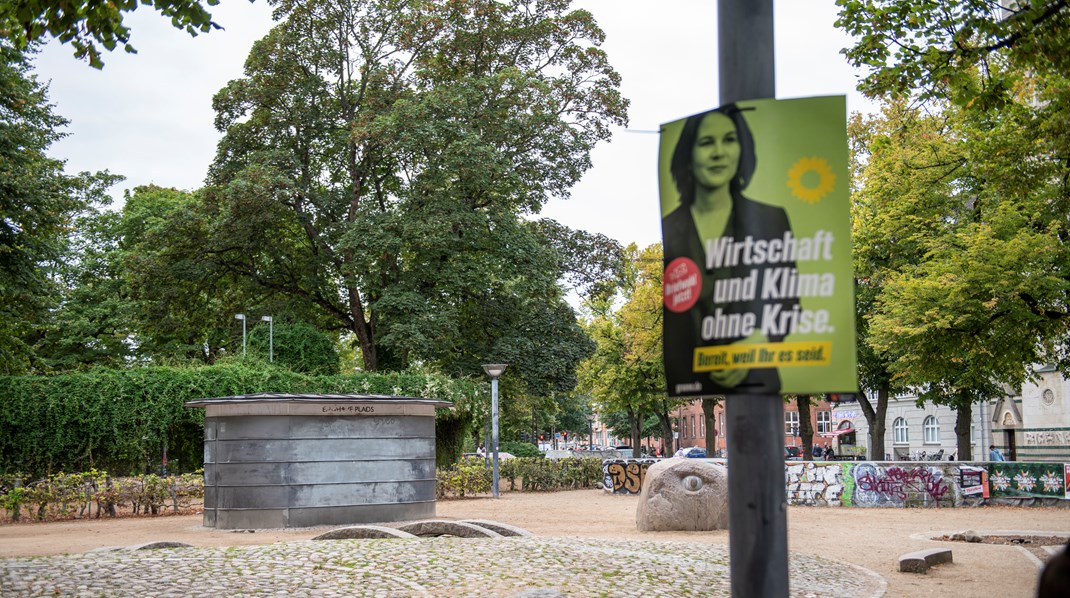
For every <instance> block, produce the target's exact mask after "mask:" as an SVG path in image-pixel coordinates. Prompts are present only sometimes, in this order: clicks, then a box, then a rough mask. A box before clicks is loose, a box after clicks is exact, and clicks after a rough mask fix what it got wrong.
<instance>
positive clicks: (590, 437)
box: [587, 414, 594, 451]
mask: <svg viewBox="0 0 1070 598" xmlns="http://www.w3.org/2000/svg"><path fill="white" fill-rule="evenodd" d="M587 450H589V451H593V450H594V414H589V415H588V416H587Z"/></svg>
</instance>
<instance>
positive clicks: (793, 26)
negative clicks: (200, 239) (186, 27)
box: [36, 0, 874, 246]
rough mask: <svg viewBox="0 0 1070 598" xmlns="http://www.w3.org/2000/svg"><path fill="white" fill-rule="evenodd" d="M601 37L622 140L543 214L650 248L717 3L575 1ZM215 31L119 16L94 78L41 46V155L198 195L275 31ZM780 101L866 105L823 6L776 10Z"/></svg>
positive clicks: (703, 75) (265, 9) (266, 19)
mask: <svg viewBox="0 0 1070 598" xmlns="http://www.w3.org/2000/svg"><path fill="white" fill-rule="evenodd" d="M573 6H574V7H576V8H585V9H587V10H589V11H591V13H592V14H594V16H595V19H596V20H597V22H598V24H599V25H600V26H601V27H602V29H603V30H604V31H605V32H606V42H605V44H604V45H603V46H602V47H603V49H605V51H606V52H607V53H608V54H609V60H610V63H611V64H613V65H614V67H615V68H616V69H617V71H618V72H619V73H620V74H621V77H622V78H623V84H622V92H623V94H624V96H625V97H627V98H629V99H630V100H631V108H630V111H629V118H630V124H629V127H628V128H629V129H630V130H629V131H625V130H624V129H617V130H616V131H615V132H614V135H613V139H612V140H611V142H609V143H603V144H601V145H599V146H598V148H596V150H595V151H594V154H593V162H594V167H593V168H592V169H591V170H590V171H588V172H587V174H586V176H585V177H584V178H583V180H582V181H581V182H580V183H579V184H578V185H576V187H575V188H574V189H573V192H572V197H571V198H570V199H568V200H566V201H560V200H553V201H551V202H550V204H549V205H548V206H547V208H546V209H545V210H544V211H543V213H542V214H541V215H542V216H544V217H548V218H554V219H556V220H558V221H560V222H562V223H564V224H566V225H568V226H571V227H573V228H578V229H583V230H587V231H590V232H597V233H602V234H604V235H607V236H609V237H612V238H615V239H617V240H618V241H620V242H622V243H625V244H626V243H632V242H634V243H637V244H639V245H640V246H645V245H649V244H651V243H658V242H660V241H661V229H660V225H661V221H660V208H659V203H658V188H657V168H656V167H657V144H658V136H657V135H655V134H649V133H643V132H640V131H656V130H657V129H658V126H659V125H660V124H661V123H665V122H669V121H672V120H676V119H678V118H681V117H684V116H687V115H689V114H693V113H696V112H700V111H702V110H706V109H709V108H712V107H714V106H716V105H717V99H718V91H717V71H716V64H717V37H716V31H717V19H716V12H717V11H716V6H717V2H716V0H661V1H660V2H652V1H649V0H642V1H640V0H574V2H573ZM211 11H212V14H213V17H214V20H215V21H216V22H217V23H219V24H220V25H222V26H223V27H224V28H225V30H224V31H213V32H212V33H209V34H202V35H200V36H198V37H195V38H191V37H190V36H189V35H188V34H186V33H184V32H182V31H178V30H176V29H173V28H172V27H171V25H170V21H169V20H168V19H166V18H162V17H160V16H159V14H158V13H156V12H154V11H151V10H149V9H147V8H146V7H142V8H141V9H140V10H138V11H136V12H135V13H133V14H131V15H129V16H127V18H126V20H127V22H128V24H129V25H130V26H131V30H132V37H131V43H132V44H133V45H134V46H135V47H136V48H137V49H138V54H136V55H127V54H126V53H125V52H123V51H122V50H119V51H116V52H112V53H110V54H106V55H104V61H105V67H104V70H103V71H98V70H96V69H92V68H90V67H89V66H88V65H87V64H85V63H83V62H79V61H77V60H75V59H74V57H73V56H72V49H71V48H70V46H63V45H60V44H58V43H56V42H51V43H50V44H49V45H48V46H47V47H46V48H45V49H44V50H43V51H42V52H41V54H40V55H39V56H38V58H37V61H36V62H37V73H38V75H39V77H40V78H41V80H43V81H45V82H49V81H50V82H51V83H50V98H51V101H52V103H53V104H54V105H55V106H56V112H57V113H58V114H60V115H62V116H64V117H66V118H67V119H69V120H70V121H71V124H70V125H69V127H68V129H67V132H68V133H69V136H68V137H67V138H65V139H63V140H62V141H60V142H58V143H56V144H55V145H53V146H52V150H51V152H50V153H51V155H52V156H53V157H56V158H59V159H63V160H66V161H67V170H68V171H69V172H78V171H86V170H88V171H96V170H105V169H107V170H110V171H111V172H113V173H116V174H120V175H123V176H125V177H126V180H125V181H124V182H123V183H120V185H118V186H117V187H116V188H115V189H113V195H114V196H115V197H116V198H121V196H122V192H123V190H125V189H129V188H133V187H135V186H138V185H143V184H148V183H155V184H157V185H161V186H165V187H177V188H180V189H189V190H192V189H196V188H199V187H200V186H202V184H203V181H204V177H205V174H206V173H207V169H208V165H209V164H210V163H211V161H212V158H213V157H214V155H215V146H216V143H217V141H218V140H219V134H218V133H217V132H216V130H215V128H214V127H213V125H212V121H213V118H214V113H213V111H212V106H211V103H212V96H213V95H214V94H215V93H216V92H217V91H218V90H219V89H220V88H222V87H223V86H224V85H225V84H226V83H227V82H228V81H230V80H232V79H235V78H238V77H240V76H241V75H242V65H243V63H244V62H245V58H246V56H247V55H248V53H249V50H250V48H251V47H252V44H253V42H254V41H255V40H257V39H259V38H261V37H263V36H264V35H265V34H266V33H267V31H268V30H269V29H270V27H271V26H272V21H271V9H270V7H269V5H268V3H267V2H266V1H265V0H259V1H257V2H255V3H249V2H246V1H245V0H223V1H222V2H221V4H219V5H218V6H216V7H214V8H212V9H211ZM775 19H776V21H775V27H776V73H777V76H776V80H777V85H776V93H777V97H778V98H782V99H783V98H796V97H806V96H817V95H841V94H846V95H847V109H848V111H849V112H854V111H862V112H870V111H873V110H874V106H873V105H872V104H870V103H868V102H867V101H866V100H865V99H864V98H862V97H861V95H860V94H858V93H857V92H856V91H855V90H854V88H855V85H856V83H857V78H858V73H855V72H854V71H853V70H852V69H851V68H850V67H849V66H848V65H847V63H846V61H845V59H844V58H843V56H842V54H840V50H841V49H842V48H844V47H846V46H847V45H849V41H850V40H849V39H848V37H847V36H846V35H845V34H843V33H842V32H841V31H839V30H837V29H836V28H835V27H834V26H833V24H834V22H835V20H836V6H835V3H834V0H776V1H775Z"/></svg>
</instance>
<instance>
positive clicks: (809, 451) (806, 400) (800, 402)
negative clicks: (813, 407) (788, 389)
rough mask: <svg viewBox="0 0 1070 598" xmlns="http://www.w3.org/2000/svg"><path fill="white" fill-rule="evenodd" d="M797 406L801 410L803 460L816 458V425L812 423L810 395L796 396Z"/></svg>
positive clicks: (800, 428) (800, 425)
mask: <svg viewBox="0 0 1070 598" xmlns="http://www.w3.org/2000/svg"><path fill="white" fill-rule="evenodd" d="M795 406H796V408H797V409H798V410H799V437H800V438H802V445H803V457H802V458H803V461H812V460H813V459H814V425H813V424H812V423H810V395H798V396H796V397H795Z"/></svg>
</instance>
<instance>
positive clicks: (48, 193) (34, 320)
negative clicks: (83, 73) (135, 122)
mask: <svg viewBox="0 0 1070 598" xmlns="http://www.w3.org/2000/svg"><path fill="white" fill-rule="evenodd" d="M0 115H2V118H0V373H18V372H22V371H27V370H29V369H36V368H40V367H42V366H43V364H41V363H35V361H34V352H33V347H34V345H35V344H37V343H38V341H39V340H40V338H41V336H42V335H44V334H46V330H47V329H48V327H49V326H51V325H52V323H51V319H52V314H51V310H53V309H54V308H55V307H56V306H57V305H58V304H60V302H61V301H62V296H63V293H64V289H63V288H62V283H63V282H64V280H63V279H64V278H65V276H64V275H63V273H62V272H61V270H63V269H65V264H67V263H68V262H69V261H70V259H71V258H72V257H73V247H72V243H75V244H77V243H76V242H73V241H70V240H69V236H70V235H69V232H70V231H71V230H72V229H74V227H75V224H76V223H77V221H78V219H79V218H81V217H83V216H87V215H88V214H90V213H91V212H92V211H93V210H95V208H96V207H97V206H100V205H103V204H104V202H105V201H106V195H105V193H104V191H105V190H106V189H107V187H108V186H110V185H111V184H114V183H115V182H116V181H117V180H118V177H115V176H113V175H110V174H108V173H106V172H105V173H97V174H90V173H82V174H80V175H77V176H68V175H65V174H64V173H63V162H61V161H59V160H55V159H52V158H49V157H48V155H47V153H46V152H47V151H48V148H49V147H50V146H51V145H52V143H54V142H55V141H57V140H59V139H60V138H62V137H63V136H64V133H63V132H62V131H61V129H62V127H63V126H65V125H66V123H67V121H66V120H65V119H63V118H62V117H60V116H58V115H56V114H55V113H53V111H52V106H51V105H50V104H49V103H48V96H47V89H46V87H45V86H44V85H42V84H41V83H40V82H38V81H37V78H36V77H35V76H33V75H32V74H30V64H29V61H28V57H27V54H26V53H25V52H23V51H20V50H19V49H17V48H15V47H13V46H12V45H11V44H10V43H8V42H7V41H0ZM68 282H69V281H68Z"/></svg>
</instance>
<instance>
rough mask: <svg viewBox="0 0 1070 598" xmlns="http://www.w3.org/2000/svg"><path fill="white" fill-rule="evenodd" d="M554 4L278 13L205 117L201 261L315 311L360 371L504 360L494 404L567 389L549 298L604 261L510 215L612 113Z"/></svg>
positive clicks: (560, 4)
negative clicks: (516, 381)
mask: <svg viewBox="0 0 1070 598" xmlns="http://www.w3.org/2000/svg"><path fill="white" fill-rule="evenodd" d="M567 4H568V3H567V2H565V1H564V0H553V1H550V2H538V3H533V2H524V1H520V0H514V1H512V2H506V3H503V2H495V1H492V0H465V1H462V2H451V3H438V2H407V3H396V2H388V1H386V0H382V1H373V2H356V1H346V2H340V3H338V2H321V1H319V0H309V1H302V2H298V1H285V2H280V3H279V8H278V11H277V14H278V16H279V18H280V24H279V25H278V26H276V28H275V29H273V30H272V32H271V33H270V34H269V35H268V36H267V37H265V38H264V39H262V40H260V41H259V42H258V43H257V44H256V45H255V46H254V49H253V51H252V52H251V54H250V56H249V59H248V60H247V62H246V77H245V78H243V79H240V80H236V81H232V82H230V83H229V84H228V85H227V86H226V87H225V88H224V89H223V90H221V91H220V92H219V93H218V94H217V96H216V98H215V101H214V105H215V108H216V112H217V119H216V124H217V127H218V128H219V129H220V130H221V131H223V132H224V137H223V139H222V141H221V142H220V145H219V152H218V155H217V158H216V161H215V162H214V164H213V165H212V168H211V171H210V173H209V183H210V185H209V188H208V189H207V190H206V193H205V196H204V200H203V204H202V206H201V207H200V208H199V210H198V211H199V215H198V217H199V218H200V219H201V221H202V222H203V223H204V224H203V225H201V226H202V227H203V228H204V230H205V234H204V235H203V236H200V237H198V242H199V243H200V244H201V245H202V246H205V245H206V246H207V251H204V252H202V255H203V256H204V258H203V259H204V261H205V262H207V263H209V264H210V266H209V267H210V269H212V270H214V271H218V272H226V273H228V275H230V276H234V277H240V278H242V279H243V280H246V281H250V282H251V283H253V284H255V285H257V286H259V287H260V288H262V289H264V290H265V291H267V290H270V292H272V293H274V294H276V295H279V296H286V297H292V298H296V299H299V300H300V301H302V302H304V303H306V304H308V305H313V306H315V307H316V308H318V309H319V311H320V313H322V314H323V315H324V316H326V317H328V318H330V319H331V321H332V322H333V323H332V327H333V329H334V330H337V331H339V332H344V333H348V334H352V336H353V338H355V339H356V342H357V344H358V346H359V352H360V357H361V359H362V360H363V368H364V369H365V370H367V371H374V370H379V369H395V368H403V367H405V366H406V365H407V364H410V363H425V364H427V365H432V366H435V367H440V368H442V369H443V370H444V371H447V372H449V373H452V374H460V375H473V374H476V373H478V372H479V364H480V363H484V362H486V361H487V360H494V361H506V362H509V363H510V364H515V367H511V368H510V370H509V371H507V373H506V375H505V377H504V378H503V380H502V382H503V384H505V383H506V382H507V379H510V378H513V377H516V376H520V377H522V378H523V387H524V389H525V392H531V393H534V394H536V395H539V396H544V397H545V396H549V394H550V393H551V391H557V390H561V391H565V390H568V389H569V388H570V385H571V384H573V383H574V377H573V373H572V372H573V371H574V365H575V363H576V362H578V360H579V359H582V357H583V356H585V355H586V354H587V352H589V351H590V345H589V344H588V343H586V342H585V341H584V340H583V334H582V331H581V330H580V329H579V328H578V327H577V326H576V324H575V316H574V314H573V313H572V311H571V309H570V308H569V307H568V305H567V303H565V301H564V300H563V293H562V290H561V288H560V286H559V284H558V282H559V280H561V279H563V278H565V277H568V276H573V277H574V278H573V280H574V281H578V284H579V285H580V287H581V288H586V289H595V288H596V287H598V285H599V279H600V277H601V276H603V275H604V274H605V268H606V263H608V262H606V261H605V260H604V259H603V258H602V257H601V256H597V257H596V259H587V258H586V256H587V254H586V252H585V251H584V250H585V249H586V248H588V247H594V246H597V247H606V246H608V245H609V243H607V241H608V240H606V239H604V238H598V237H594V236H590V235H584V234H581V233H575V232H572V231H568V230H567V229H564V227H561V226H560V225H557V224H556V223H549V222H534V223H533V222H530V221H528V220H526V219H524V218H523V216H524V215H527V214H533V213H536V212H537V211H538V210H539V209H540V208H541V206H542V204H543V203H544V202H545V201H546V199H547V198H548V197H549V196H551V195H557V196H567V194H568V189H569V187H570V186H571V185H572V184H573V183H575V182H576V181H577V180H578V179H579V177H580V176H581V175H582V173H583V171H584V170H585V169H586V168H587V167H589V165H590V161H589V152H590V149H591V148H592V147H593V145H594V143H596V142H597V141H599V140H601V139H605V138H607V137H608V135H609V126H610V125H611V124H619V123H623V122H624V110H625V108H626V102H625V101H624V100H623V99H621V98H620V96H619V93H618V92H617V86H618V84H619V77H618V75H617V74H616V73H615V72H614V71H613V70H612V69H611V67H610V66H609V65H608V62H607V61H606V57H605V54H604V53H603V52H602V51H601V50H599V49H598V48H597V45H598V44H599V43H601V40H602V32H601V31H600V30H599V29H598V28H597V26H596V25H595V23H594V21H593V19H592V18H591V15H590V14H589V13H586V12H583V11H573V12H566V10H567ZM609 261H610V262H612V260H609ZM577 277H578V278H577ZM477 375H478V374H477Z"/></svg>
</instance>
